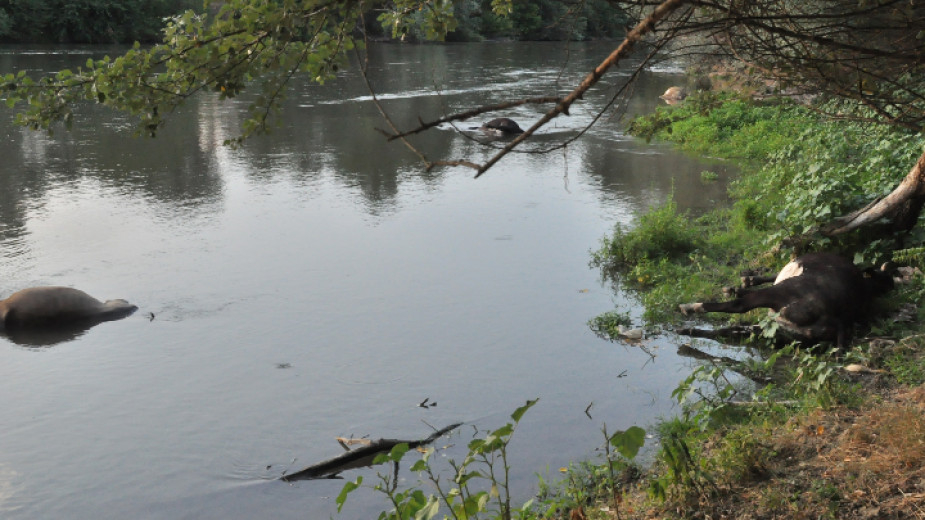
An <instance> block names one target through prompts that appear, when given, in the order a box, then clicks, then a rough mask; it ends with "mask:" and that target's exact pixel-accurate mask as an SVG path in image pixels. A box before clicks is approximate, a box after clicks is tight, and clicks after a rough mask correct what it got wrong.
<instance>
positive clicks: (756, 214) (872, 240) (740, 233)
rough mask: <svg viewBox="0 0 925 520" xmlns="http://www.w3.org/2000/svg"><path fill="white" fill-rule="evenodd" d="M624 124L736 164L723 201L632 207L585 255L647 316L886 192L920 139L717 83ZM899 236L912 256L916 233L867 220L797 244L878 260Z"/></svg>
mask: <svg viewBox="0 0 925 520" xmlns="http://www.w3.org/2000/svg"><path fill="white" fill-rule="evenodd" d="M827 106H828V105H827ZM831 109H832V108H831V107H829V108H827V110H831ZM842 109H843V110H846V109H847V108H845V107H842ZM631 128H632V130H633V131H634V132H637V133H641V134H642V135H644V136H647V137H649V138H657V139H670V140H672V141H676V142H678V143H679V144H680V146H681V147H683V148H685V149H687V150H692V151H697V152H698V153H703V154H707V155H712V156H720V157H725V158H729V159H732V160H735V161H736V162H737V163H738V164H740V165H741V168H742V173H741V175H740V176H739V178H738V179H737V180H736V181H734V182H733V183H732V185H731V187H730V195H731V198H732V200H733V203H732V206H731V207H727V208H716V209H714V210H711V211H710V212H708V213H707V214H705V215H702V216H700V217H697V218H693V217H691V216H690V215H686V214H684V213H682V212H680V211H678V209H677V207H676V205H675V204H674V203H673V202H671V201H669V202H668V203H667V204H665V205H664V206H662V207H660V208H657V209H653V210H651V211H650V213H648V214H645V215H641V216H640V217H639V219H638V223H637V224H636V226H635V227H634V228H632V229H628V228H627V227H626V226H625V225H617V226H616V227H615V229H614V232H613V234H612V235H610V236H608V237H606V238H605V239H603V240H602V243H601V247H600V249H599V250H597V251H596V252H594V253H593V254H592V265H594V266H597V267H600V268H601V271H602V273H603V274H604V276H605V277H608V278H610V279H613V280H614V281H615V283H618V284H619V285H620V286H621V287H623V288H626V289H628V290H631V291H634V292H637V293H638V296H639V299H640V301H641V302H642V303H643V305H644V306H645V314H644V317H645V318H646V319H647V320H650V321H651V320H658V321H672V320H676V319H678V317H679V315H678V313H677V312H676V306H677V304H678V303H682V302H685V301H695V300H696V299H700V298H718V297H720V294H719V290H720V288H721V287H724V286H729V285H736V284H738V278H739V273H741V272H743V271H747V270H754V269H762V268H763V269H766V270H769V271H773V270H776V269H779V268H780V267H782V266H783V264H784V263H786V261H788V260H789V254H788V253H789V252H786V251H783V252H781V253H778V254H777V255H767V254H766V252H767V251H768V250H773V249H775V248H776V246H777V245H779V244H780V242H781V241H782V239H784V238H786V237H789V236H792V235H794V234H796V233H801V232H803V231H805V230H806V229H809V228H811V227H813V226H816V225H819V224H821V223H824V222H826V221H827V220H829V219H831V218H832V217H834V216H836V215H839V214H843V213H845V212H847V211H848V210H850V209H855V208H857V207H861V206H863V205H865V204H867V203H868V202H870V200H871V199H872V198H874V197H878V196H882V195H884V194H886V193H888V192H889V191H890V190H891V189H892V187H893V186H895V185H896V183H897V182H898V181H899V180H900V179H902V177H903V176H905V174H906V173H907V168H908V166H909V164H911V163H914V162H915V158H916V157H917V156H918V155H919V154H921V147H922V138H921V135H917V134H914V133H912V132H908V131H904V130H901V129H897V128H893V127H888V126H884V125H874V124H870V123H856V122H851V121H840V122H839V121H827V120H824V119H823V118H822V117H821V116H820V115H819V112H818V111H817V110H814V109H812V108H808V107H803V106H799V105H796V104H793V103H792V102H789V101H786V100H782V101H780V102H774V101H765V102H761V103H755V102H751V101H747V100H744V99H740V98H737V97H735V96H733V95H731V94H720V93H711V94H703V95H698V96H693V97H691V98H688V99H687V100H685V102H684V103H682V104H680V105H677V106H673V107H663V108H660V109H659V110H658V111H656V113H654V114H652V115H650V116H645V117H641V118H637V119H635V120H634V121H633V122H632V125H631ZM919 227H921V226H919ZM900 241H902V243H903V244H904V246H905V247H906V248H907V252H908V254H907V255H906V256H908V257H910V258H911V257H914V256H916V255H915V252H916V251H917V250H916V249H915V248H916V247H921V246H922V245H923V244H925V232H923V231H921V230H914V231H913V232H912V233H911V234H908V235H898V234H896V232H894V231H892V230H890V229H884V228H882V227H875V228H874V229H872V230H870V231H864V230H862V232H858V233H853V234H849V235H846V236H842V237H840V238H838V239H821V238H820V239H819V240H817V241H815V242H814V243H812V244H809V245H804V246H803V247H804V251H805V250H829V251H840V252H842V253H843V254H845V255H847V256H849V257H853V259H854V261H855V262H856V263H859V264H867V265H875V264H879V263H881V262H883V261H884V260H887V259H889V258H890V255H891V251H892V249H893V248H894V247H895V246H896V244H897V243H899V242H900ZM750 316H751V317H750ZM761 316H764V313H762V314H760V315H759V314H757V313H751V315H745V316H738V315H734V316H721V317H717V316H713V317H710V318H711V319H715V320H724V321H729V320H732V321H738V320H743V319H745V320H755V319H760V317H761Z"/></svg>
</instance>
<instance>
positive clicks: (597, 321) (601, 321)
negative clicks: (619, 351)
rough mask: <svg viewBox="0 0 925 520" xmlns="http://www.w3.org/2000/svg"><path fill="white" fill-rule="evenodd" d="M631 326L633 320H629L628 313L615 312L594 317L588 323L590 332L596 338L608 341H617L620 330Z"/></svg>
mask: <svg viewBox="0 0 925 520" xmlns="http://www.w3.org/2000/svg"><path fill="white" fill-rule="evenodd" d="M632 324H633V320H632V319H630V317H629V314H628V313H626V312H620V311H617V310H613V311H608V312H605V313H603V314H600V315H598V316H595V317H594V318H592V319H591V320H590V321H589V322H588V326H589V327H590V328H591V331H592V332H594V333H595V334H596V335H597V336H598V337H601V338H604V339H609V340H615V339H617V338H618V337H619V336H620V331H621V328H623V327H630V326H632Z"/></svg>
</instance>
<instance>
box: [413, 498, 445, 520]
mask: <svg viewBox="0 0 925 520" xmlns="http://www.w3.org/2000/svg"><path fill="white" fill-rule="evenodd" d="M439 511H440V502H438V501H437V497H434V496H430V497H428V499H427V504H426V505H425V506H424V507H422V508H421V509H418V512H417V513H415V514H414V520H430V519H431V518H433V517H435V516H437V513H438V512H439Z"/></svg>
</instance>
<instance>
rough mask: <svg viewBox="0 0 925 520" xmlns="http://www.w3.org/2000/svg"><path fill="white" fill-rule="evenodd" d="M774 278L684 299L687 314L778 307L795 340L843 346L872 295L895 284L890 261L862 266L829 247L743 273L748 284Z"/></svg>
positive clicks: (865, 313)
mask: <svg viewBox="0 0 925 520" xmlns="http://www.w3.org/2000/svg"><path fill="white" fill-rule="evenodd" d="M772 281H773V282H774V285H772V286H771V287H766V288H761V289H751V290H750V289H736V290H735V291H734V293H735V296H736V298H735V299H734V300H730V301H727V302H702V303H686V304H682V305H681V306H680V310H681V312H682V313H684V314H685V315H688V314H691V313H702V312H729V313H743V312H747V311H750V310H752V309H757V308H769V309H771V310H773V311H775V312H777V313H778V316H777V322H778V324H779V327H780V329H782V331H783V332H784V333H785V334H786V335H788V336H790V337H792V338H793V339H796V340H798V341H802V342H807V343H818V342H820V341H833V342H835V343H836V345H838V346H839V347H844V346H846V345H847V343H848V341H849V340H850V338H851V336H852V332H853V327H854V325H855V324H856V323H858V322H861V321H864V320H865V319H867V317H868V313H869V311H870V305H871V303H872V301H873V299H874V298H876V297H877V296H879V295H882V294H884V293H886V292H887V291H889V290H890V289H892V288H893V278H892V275H891V273H890V272H889V266H888V265H887V264H884V266H883V267H881V268H880V269H874V268H869V269H866V270H861V269H859V268H858V267H856V266H855V265H854V264H853V263H851V262H850V261H848V260H847V259H845V258H843V257H841V256H838V255H835V254H831V253H810V254H807V255H803V256H801V257H799V258H797V259H796V260H794V261H792V262H790V263H789V264H787V265H786V266H784V268H783V269H781V271H780V273H779V274H778V275H777V276H776V277H751V276H750V277H743V279H742V285H743V286H744V287H751V286H755V285H761V284H764V283H769V282H772Z"/></svg>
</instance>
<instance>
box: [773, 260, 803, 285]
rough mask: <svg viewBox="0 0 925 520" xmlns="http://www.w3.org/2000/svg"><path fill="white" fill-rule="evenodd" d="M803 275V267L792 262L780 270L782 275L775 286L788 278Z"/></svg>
mask: <svg viewBox="0 0 925 520" xmlns="http://www.w3.org/2000/svg"><path fill="white" fill-rule="evenodd" d="M801 274H803V266H802V265H800V263H799V262H796V261H794V262H790V263H789V264H787V265H785V266H784V268H783V269H781V270H780V273H778V274H777V278H775V279H774V285H777V284H779V283H781V282H783V281H784V280H786V279H788V278H796V277H797V276H800V275H801Z"/></svg>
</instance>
